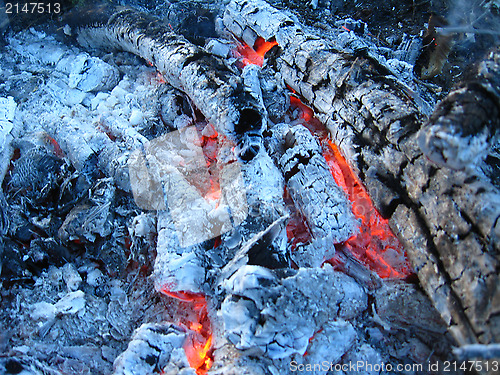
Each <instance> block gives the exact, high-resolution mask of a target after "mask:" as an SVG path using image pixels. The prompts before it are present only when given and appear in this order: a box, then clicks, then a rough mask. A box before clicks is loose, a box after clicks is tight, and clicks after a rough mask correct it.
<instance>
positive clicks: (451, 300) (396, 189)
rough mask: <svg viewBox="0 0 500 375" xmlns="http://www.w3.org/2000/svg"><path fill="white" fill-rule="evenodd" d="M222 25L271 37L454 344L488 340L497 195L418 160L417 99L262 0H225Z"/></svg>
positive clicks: (497, 282)
mask: <svg viewBox="0 0 500 375" xmlns="http://www.w3.org/2000/svg"><path fill="white" fill-rule="evenodd" d="M224 24H225V26H226V27H227V28H228V30H229V31H231V32H232V33H233V34H234V35H235V36H236V37H238V38H241V39H244V38H243V35H244V34H245V35H250V34H251V35H254V37H253V38H251V40H249V42H250V43H252V40H254V39H255V38H257V37H261V38H263V39H264V40H266V41H270V40H275V41H276V42H277V43H278V46H279V47H274V48H275V53H274V54H273V57H272V58H270V60H271V63H272V64H271V65H272V66H274V67H275V69H276V71H277V72H278V73H280V74H281V75H282V77H283V79H284V80H285V82H286V83H287V84H288V85H289V86H290V87H291V88H292V89H293V90H295V91H296V92H297V93H299V94H300V95H301V96H302V97H303V98H304V99H305V100H306V101H307V102H308V103H309V104H310V105H311V106H312V107H313V108H314V110H315V111H316V112H317V116H318V118H319V119H320V120H321V121H322V122H323V123H324V124H325V125H326V126H327V127H328V128H329V130H330V132H331V134H332V137H333V139H334V141H335V143H336V144H337V145H338V147H339V148H340V150H341V152H342V154H343V155H344V156H345V157H346V158H347V161H348V163H349V164H350V166H351V167H353V168H354V170H355V171H356V172H357V173H358V175H359V176H360V178H361V180H362V182H363V183H364V185H365V186H366V187H367V189H368V192H369V194H370V196H371V197H372V198H373V200H374V204H375V207H376V208H377V209H378V210H379V211H380V212H381V213H382V215H383V216H384V217H386V218H388V219H389V223H390V225H391V227H392V228H393V230H394V231H395V233H396V234H397V235H398V237H399V238H400V240H401V241H402V243H403V245H404V247H405V249H406V251H407V253H408V256H409V258H410V259H411V261H412V263H413V266H414V268H415V270H416V272H417V274H418V275H419V278H420V281H421V283H422V285H423V287H424V289H425V290H426V292H427V293H428V295H429V296H430V297H431V299H432V300H433V302H434V305H435V306H436V308H437V309H438V311H439V312H440V313H441V315H442V317H443V318H444V320H445V321H446V322H447V324H449V326H450V331H451V332H452V333H453V335H454V337H455V339H456V340H457V342H458V343H459V344H467V343H476V342H482V343H490V342H495V341H498V340H499V339H500V330H499V329H498V327H500V325H499V324H497V323H496V321H497V318H496V316H497V315H498V306H496V305H497V304H496V303H495V301H497V300H498V298H500V297H499V296H500V279H499V276H498V275H497V274H496V272H495V271H494V270H495V269H497V268H498V264H499V259H498V256H497V255H495V254H496V252H498V249H499V242H498V240H497V239H498V238H499V237H498V236H499V235H500V232H499V231H500V227H499V221H498V217H500V205H499V204H496V203H495V204H492V202H498V201H499V199H500V194H499V192H498V189H497V188H496V187H495V186H493V185H492V184H491V182H490V181H488V180H486V179H485V178H484V177H482V176H481V175H480V174H478V173H476V172H474V171H470V170H469V171H466V172H459V173H456V172H451V171H450V170H449V169H447V168H441V167H438V166H436V165H434V164H432V163H431V162H430V161H428V160H427V159H426V158H425V156H424V155H423V154H422V151H421V150H420V148H419V147H418V145H417V132H418V130H419V128H420V124H421V122H422V121H423V120H424V118H425V116H424V115H423V113H424V112H425V110H424V109H423V107H421V105H420V100H419V99H418V95H415V93H414V92H412V91H411V90H409V89H408V87H407V86H406V85H405V84H399V83H397V81H395V80H394V79H392V80H391V79H389V78H385V76H386V74H387V72H388V70H386V68H384V67H383V66H381V65H380V64H379V63H378V62H375V60H373V59H370V58H367V57H363V56H357V57H356V56H352V55H348V54H346V53H344V52H343V51H339V50H338V49H336V46H335V43H333V42H329V41H328V40H326V39H322V38H320V37H318V36H316V35H313V34H311V33H309V32H308V31H305V30H306V28H305V27H303V26H301V25H300V24H299V23H298V22H296V21H295V20H294V18H293V17H291V16H289V15H288V14H286V13H285V12H283V11H279V10H277V9H275V8H273V7H271V6H269V5H268V4H267V3H265V2H264V1H260V0H254V1H240V0H235V1H232V2H231V3H230V5H229V6H228V7H227V8H226V11H225V13H224ZM247 39H248V38H247ZM493 65H494V64H493ZM489 69H492V72H494V71H495V69H494V68H493V67H492V68H489ZM492 87H496V86H495V85H493V86H492ZM480 91H481V92H485V90H484V89H480ZM495 95H497V94H495ZM457 108H458V107H457ZM492 110H493V111H494V109H492ZM487 117H488V115H487V114H485V113H483V114H481V118H487ZM487 129H492V128H491V127H489V126H488V127H487ZM488 132H489V133H491V130H488ZM424 134H425V133H424ZM451 139H453V138H451ZM438 156H439V155H438Z"/></svg>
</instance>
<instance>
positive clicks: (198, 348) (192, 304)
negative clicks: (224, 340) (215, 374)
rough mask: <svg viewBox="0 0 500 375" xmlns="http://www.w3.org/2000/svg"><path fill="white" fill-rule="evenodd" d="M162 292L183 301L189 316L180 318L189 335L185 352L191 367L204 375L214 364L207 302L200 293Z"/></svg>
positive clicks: (165, 289)
mask: <svg viewBox="0 0 500 375" xmlns="http://www.w3.org/2000/svg"><path fill="white" fill-rule="evenodd" d="M161 292H162V293H163V294H165V295H167V296H169V297H172V298H175V299H178V300H179V301H181V307H182V308H183V310H184V311H186V312H187V314H186V315H185V316H183V317H180V318H179V321H178V322H177V324H178V325H180V326H182V327H184V328H185V329H186V331H187V333H188V335H187V337H186V341H185V342H184V352H185V353H186V357H187V359H188V362H189V365H190V366H191V367H192V368H194V369H195V370H196V374H197V375H204V374H206V373H207V371H208V370H209V369H210V367H211V366H212V364H213V353H212V326H211V324H210V319H209V318H208V310H207V301H206V299H205V296H204V295H203V294H200V293H191V292H184V291H178V292H171V291H169V290H168V289H167V288H163V289H161Z"/></svg>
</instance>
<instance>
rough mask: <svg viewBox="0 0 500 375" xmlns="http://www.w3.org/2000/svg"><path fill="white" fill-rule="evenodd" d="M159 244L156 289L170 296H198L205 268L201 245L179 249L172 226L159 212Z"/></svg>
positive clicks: (173, 226) (164, 214) (203, 279)
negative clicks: (189, 294) (189, 293)
mask: <svg viewBox="0 0 500 375" xmlns="http://www.w3.org/2000/svg"><path fill="white" fill-rule="evenodd" d="M157 230H158V241H157V247H156V260H155V265H154V273H153V276H152V277H153V279H154V282H155V286H156V289H157V290H159V291H161V290H162V289H165V290H167V291H170V292H177V291H187V292H193V293H199V292H201V291H202V290H201V288H202V285H203V284H204V282H205V272H206V271H205V267H204V264H203V262H202V258H201V257H200V254H201V252H202V249H201V247H200V245H193V246H189V247H182V246H181V245H180V243H179V238H178V236H177V231H176V230H175V224H174V223H173V220H172V218H171V216H170V214H169V213H168V212H166V211H160V212H158V229H157Z"/></svg>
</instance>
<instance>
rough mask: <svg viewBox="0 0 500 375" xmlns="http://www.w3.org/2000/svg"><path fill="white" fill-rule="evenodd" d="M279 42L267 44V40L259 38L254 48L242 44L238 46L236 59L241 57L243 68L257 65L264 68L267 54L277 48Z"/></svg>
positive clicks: (273, 41) (272, 41)
mask: <svg viewBox="0 0 500 375" xmlns="http://www.w3.org/2000/svg"><path fill="white" fill-rule="evenodd" d="M277 45H278V42H276V41H275V40H271V41H270V42H267V41H266V40H265V39H263V38H261V37H258V38H257V40H256V41H255V44H254V45H253V48H252V47H250V46H249V45H247V44H244V43H243V44H242V45H240V46H238V49H237V51H236V57H241V62H242V63H243V66H247V65H249V64H255V65H259V66H262V64H263V63H264V56H265V54H266V53H267V52H268V51H269V50H270V49H271V48H273V47H274V46H277Z"/></svg>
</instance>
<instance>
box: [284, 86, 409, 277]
mask: <svg viewBox="0 0 500 375" xmlns="http://www.w3.org/2000/svg"><path fill="white" fill-rule="evenodd" d="M290 107H291V108H290V110H291V111H292V117H294V118H297V119H299V120H301V121H302V122H303V124H304V125H305V126H306V127H307V128H308V129H309V130H310V131H311V132H312V133H313V134H315V135H316V136H317V137H318V138H319V139H320V141H321V145H322V148H323V156H324V157H325V159H326V162H327V164H328V166H329V168H330V171H331V173H332V175H333V178H334V179H335V182H336V183H337V185H339V186H340V187H341V188H342V189H343V190H344V191H345V192H346V194H347V196H348V198H349V200H350V201H351V202H352V209H353V213H354V215H355V216H356V217H357V218H359V219H361V226H360V231H359V233H358V234H357V235H356V236H353V237H351V238H350V239H349V240H347V241H346V242H344V243H341V244H336V245H335V246H336V248H343V249H344V250H346V251H348V252H349V253H351V254H352V255H353V256H354V257H356V258H357V259H358V260H359V261H360V262H361V263H363V264H364V265H365V266H367V267H368V268H370V269H371V270H373V271H375V272H376V273H377V274H378V275H379V276H380V277H382V278H406V277H408V276H409V275H411V274H412V270H411V266H410V264H409V262H408V260H407V259H406V256H405V252H404V249H403V246H402V245H401V243H400V242H399V241H398V239H397V238H396V236H394V234H393V233H392V231H391V229H390V227H389V223H388V221H387V220H385V219H384V218H382V216H381V215H380V214H379V213H378V212H377V210H376V209H375V207H374V206H373V204H372V202H371V199H370V197H369V195H368V193H367V192H366V190H365V189H364V187H363V186H362V184H361V182H360V181H359V180H358V179H357V177H356V176H355V174H354V173H353V172H352V170H351V168H350V167H349V165H348V164H347V162H346V160H345V159H344V158H343V157H342V155H341V154H340V152H339V150H338V149H337V147H336V146H335V145H334V144H333V143H332V142H331V141H330V140H329V139H328V133H327V132H326V129H325V127H324V126H323V124H321V122H320V121H319V120H318V119H316V118H315V117H314V112H313V110H312V109H311V108H309V107H308V106H306V105H305V104H304V103H302V102H301V101H300V99H299V98H298V97H296V96H295V95H291V96H290ZM287 235H288V239H289V241H292V244H291V246H292V250H293V249H294V248H295V247H296V245H297V244H298V243H307V242H309V241H310V240H311V238H312V236H311V233H310V232H309V230H308V228H307V223H306V221H305V218H304V217H303V216H302V215H300V213H298V212H296V213H294V214H292V215H291V219H290V221H289V222H288V224H287ZM329 262H330V263H332V264H335V263H336V262H338V260H336V259H335V258H334V259H332V260H330V261H329Z"/></svg>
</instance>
